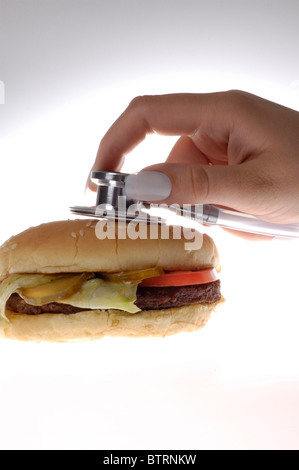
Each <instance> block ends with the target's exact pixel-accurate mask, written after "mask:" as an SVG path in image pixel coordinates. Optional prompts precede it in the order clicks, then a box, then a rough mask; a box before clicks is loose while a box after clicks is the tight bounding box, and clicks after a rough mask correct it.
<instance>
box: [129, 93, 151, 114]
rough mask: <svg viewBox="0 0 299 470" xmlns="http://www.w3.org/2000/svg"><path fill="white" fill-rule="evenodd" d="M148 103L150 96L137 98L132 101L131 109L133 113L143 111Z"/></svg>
mask: <svg viewBox="0 0 299 470" xmlns="http://www.w3.org/2000/svg"><path fill="white" fill-rule="evenodd" d="M148 101H149V96H148V95H139V96H135V98H133V99H132V100H131V101H130V104H129V109H130V110H131V111H138V110H142V109H144V107H145V106H146V105H147V103H148Z"/></svg>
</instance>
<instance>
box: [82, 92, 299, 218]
mask: <svg viewBox="0 0 299 470" xmlns="http://www.w3.org/2000/svg"><path fill="white" fill-rule="evenodd" d="M153 132H156V133H159V134H162V135H172V136H173V135H178V136H180V138H179V139H178V141H177V143H176V144H175V146H174V147H173V149H172V151H171V152H170V155H169V156H168V158H167V159H166V161H165V163H159V164H156V165H151V166H148V167H146V168H144V170H142V171H141V172H140V173H139V174H138V175H137V176H135V175H132V176H133V179H132V178H131V176H130V177H129V178H128V183H127V187H126V189H127V191H128V193H129V196H134V199H140V200H148V201H155V202H163V203H164V204H174V203H177V204H181V205H182V204H205V203H207V204H215V205H220V206H225V207H229V208H231V209H234V210H237V211H241V212H245V213H249V214H252V215H254V216H256V217H259V218H261V219H264V220H267V221H271V222H277V223H298V222H299V113H298V112H296V111H294V110H292V109H289V108H286V107H283V106H281V105H278V104H276V103H273V102H271V101H267V100H264V99H262V98H259V97H257V96H255V95H251V94H248V93H245V92H242V91H228V92H220V93H209V94H173V95H161V96H143V97H137V98H135V99H134V100H133V101H132V102H131V103H130V105H129V106H128V108H127V109H126V110H125V111H124V113H123V114H122V115H121V116H120V117H119V118H118V119H117V120H116V122H115V123H114V124H113V125H112V127H111V128H110V129H109V130H108V132H107V133H106V135H105V136H104V137H103V139H102V141H101V143H100V145H99V149H98V153H97V157H96V160H95V163H94V165H93V169H94V170H107V171H120V170H121V167H122V164H123V161H124V157H125V155H126V154H127V153H128V152H130V151H131V150H132V149H133V148H134V147H135V146H137V145H138V144H139V143H140V142H141V141H142V140H143V139H144V138H145V137H146V135H147V134H151V133H153ZM149 170H150V173H147V174H145V171H147V172H148V171H149ZM152 172H153V173H152ZM156 172H158V173H156ZM161 173H162V175H161ZM139 175H140V176H139ZM145 176H146V178H145ZM138 178H139V182H138ZM140 178H142V181H141V182H140ZM160 182H161V183H162V184H161V183H160ZM157 183H158V184H157ZM89 187H90V189H93V190H94V189H95V188H94V187H93V185H92V183H91V182H90V181H89ZM153 188H154V189H153ZM159 188H160V189H161V191H160V190H159ZM132 191H133V194H132ZM130 192H131V193H130ZM145 195H146V196H147V197H146V198H145V197H144V196H145Z"/></svg>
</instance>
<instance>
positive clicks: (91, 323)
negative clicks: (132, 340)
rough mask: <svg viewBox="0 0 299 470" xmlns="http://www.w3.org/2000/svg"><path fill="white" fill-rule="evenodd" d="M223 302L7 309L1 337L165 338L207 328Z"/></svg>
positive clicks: (74, 339)
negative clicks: (33, 311)
mask: <svg viewBox="0 0 299 470" xmlns="http://www.w3.org/2000/svg"><path fill="white" fill-rule="evenodd" d="M221 302H222V300H221V301H220V302H217V303H213V304H208V303H201V304H193V305H187V306H184V307H176V308H168V309H165V310H146V311H141V312H140V313H136V314H129V313H125V312H121V311H119V310H88V311H83V312H79V313H75V314H71V315H64V314H60V313H58V314H53V313H43V314H41V315H26V314H22V313H13V312H11V311H6V316H7V318H8V320H9V323H7V324H4V325H3V326H2V329H1V332H0V336H2V337H4V338H7V339H12V340H19V341H34V342H77V341H91V340H96V339H100V338H103V337H104V336H119V337H136V338H138V337H165V336H170V335H174V334H177V333H182V332H192V331H196V330H198V329H200V328H202V327H204V326H205V324H206V323H207V321H208V320H209V318H210V315H211V313H212V311H213V310H214V309H215V307H216V306H217V305H218V304H219V303H221Z"/></svg>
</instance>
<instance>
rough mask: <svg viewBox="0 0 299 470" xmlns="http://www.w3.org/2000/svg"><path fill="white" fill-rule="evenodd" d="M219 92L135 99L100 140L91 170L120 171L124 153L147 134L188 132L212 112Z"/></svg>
mask: <svg viewBox="0 0 299 470" xmlns="http://www.w3.org/2000/svg"><path fill="white" fill-rule="evenodd" d="M219 95H222V93H207V94H193V93H187V94H169V95H156V96H141V97H137V98H135V99H134V100H133V101H132V102H131V103H130V104H129V106H128V107H127V109H126V110H125V111H124V112H123V114H121V116H120V117H119V118H118V119H117V120H116V121H115V122H114V124H113V125H112V126H111V127H110V129H109V130H108V132H107V133H106V134H105V136H104V137H103V139H102V141H101V142H100V145H99V149H98V152H97V156H96V160H95V162H94V165H93V170H105V171H120V169H121V167H122V163H123V159H124V156H125V155H126V154H127V153H129V152H130V151H132V150H133V149H134V148H135V147H136V146H137V145H138V144H139V143H140V142H141V141H143V140H144V139H145V137H146V135H148V134H152V133H158V134H161V135H168V136H175V135H178V136H182V135H192V134H194V133H195V132H196V130H197V128H198V126H199V123H200V122H201V120H202V119H203V118H204V119H205V121H207V120H209V118H211V117H213V116H214V115H215V105H216V103H217V102H218V99H219Z"/></svg>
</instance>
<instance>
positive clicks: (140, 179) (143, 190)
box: [125, 171, 171, 201]
mask: <svg viewBox="0 0 299 470" xmlns="http://www.w3.org/2000/svg"><path fill="white" fill-rule="evenodd" d="M125 190H126V195H127V197H128V198H129V199H135V200H139V201H163V199H166V198H167V197H168V196H169V194H170V193H171V181H170V179H169V178H168V176H167V175H165V174H164V173H160V172H158V171H141V172H140V173H137V174H136V175H134V174H132V175H129V176H128V177H127V178H126V182H125Z"/></svg>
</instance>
